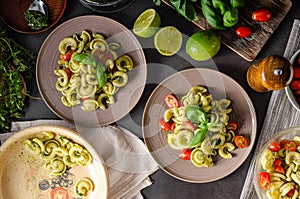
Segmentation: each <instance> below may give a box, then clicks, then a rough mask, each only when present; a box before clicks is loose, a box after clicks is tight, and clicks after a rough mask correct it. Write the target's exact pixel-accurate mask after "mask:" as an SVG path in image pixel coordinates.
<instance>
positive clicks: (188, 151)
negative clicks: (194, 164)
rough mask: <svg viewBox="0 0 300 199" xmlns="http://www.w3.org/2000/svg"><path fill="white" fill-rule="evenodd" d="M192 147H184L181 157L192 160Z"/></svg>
mask: <svg viewBox="0 0 300 199" xmlns="http://www.w3.org/2000/svg"><path fill="white" fill-rule="evenodd" d="M191 153H192V149H182V150H181V151H180V154H179V157H180V159H182V160H190V159H191Z"/></svg>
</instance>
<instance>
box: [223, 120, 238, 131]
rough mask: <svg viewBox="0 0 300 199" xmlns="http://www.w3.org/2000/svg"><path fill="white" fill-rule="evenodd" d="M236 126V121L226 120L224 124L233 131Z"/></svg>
mask: <svg viewBox="0 0 300 199" xmlns="http://www.w3.org/2000/svg"><path fill="white" fill-rule="evenodd" d="M237 127H238V125H237V122H233V121H231V122H228V124H227V125H226V129H227V130H232V131H234V132H235V131H236V130H237Z"/></svg>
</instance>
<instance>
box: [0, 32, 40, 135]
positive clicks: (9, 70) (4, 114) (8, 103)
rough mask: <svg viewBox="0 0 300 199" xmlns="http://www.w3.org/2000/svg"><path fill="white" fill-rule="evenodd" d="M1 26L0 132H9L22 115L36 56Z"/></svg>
mask: <svg viewBox="0 0 300 199" xmlns="http://www.w3.org/2000/svg"><path fill="white" fill-rule="evenodd" d="M6 32H7V30H6V28H3V27H0V101H1V103H0V132H4V133H5V132H9V131H10V125H11V122H12V121H13V119H16V118H20V117H21V116H22V112H23V109H24V107H25V98H26V95H27V93H26V92H27V87H26V82H29V81H30V80H31V77H32V74H33V69H34V67H33V66H34V61H35V57H34V56H33V55H32V54H31V53H30V52H29V51H28V50H26V49H25V48H23V47H22V46H21V45H19V44H18V43H17V42H16V41H15V40H14V39H13V38H11V37H8V36H7V33H6Z"/></svg>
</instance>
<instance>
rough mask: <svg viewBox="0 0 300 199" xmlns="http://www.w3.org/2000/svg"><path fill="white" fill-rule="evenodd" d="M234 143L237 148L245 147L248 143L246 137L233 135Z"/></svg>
mask: <svg viewBox="0 0 300 199" xmlns="http://www.w3.org/2000/svg"><path fill="white" fill-rule="evenodd" d="M234 143H235V145H236V146H237V147H238V148H245V147H247V146H248V145H249V143H248V140H247V138H246V137H244V136H242V135H236V136H234Z"/></svg>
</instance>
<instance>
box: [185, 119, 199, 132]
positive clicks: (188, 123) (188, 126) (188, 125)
mask: <svg viewBox="0 0 300 199" xmlns="http://www.w3.org/2000/svg"><path fill="white" fill-rule="evenodd" d="M182 127H183V128H184V129H187V130H190V131H194V130H196V126H195V125H194V124H193V123H192V122H191V121H189V120H185V121H183V122H182Z"/></svg>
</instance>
